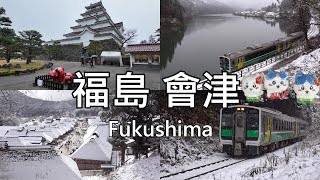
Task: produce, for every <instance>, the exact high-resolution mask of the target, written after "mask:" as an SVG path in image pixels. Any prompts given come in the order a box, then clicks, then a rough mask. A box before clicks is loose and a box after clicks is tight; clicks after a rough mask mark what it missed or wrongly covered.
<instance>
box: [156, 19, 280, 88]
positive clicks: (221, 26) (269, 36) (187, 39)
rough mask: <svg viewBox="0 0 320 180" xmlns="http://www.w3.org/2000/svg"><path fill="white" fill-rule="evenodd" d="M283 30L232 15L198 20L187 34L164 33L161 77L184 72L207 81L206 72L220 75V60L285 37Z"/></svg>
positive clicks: (262, 21)
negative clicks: (227, 54)
mask: <svg viewBox="0 0 320 180" xmlns="http://www.w3.org/2000/svg"><path fill="white" fill-rule="evenodd" d="M281 29H284V28H282V27H281V26H280V27H279V24H278V23H275V22H267V21H264V20H261V19H255V18H245V17H239V16H234V15H231V14H222V15H216V14H215V15H206V16H199V17H196V18H194V19H193V20H191V21H190V22H189V23H188V24H186V27H185V30H184V31H180V32H170V33H161V39H162V41H161V77H162V78H164V77H167V76H171V75H173V74H175V73H177V72H178V71H180V70H183V71H186V72H187V73H188V74H190V75H193V76H196V77H198V78H200V79H204V77H203V75H202V74H203V73H204V72H205V71H208V72H210V73H219V72H220V68H219V56H222V55H224V54H225V53H231V52H236V51H239V50H241V49H244V48H246V47H248V46H251V45H254V44H261V43H265V42H269V41H273V40H276V39H278V38H280V37H285V36H286V33H285V31H284V30H281ZM161 89H165V86H164V84H162V85H161Z"/></svg>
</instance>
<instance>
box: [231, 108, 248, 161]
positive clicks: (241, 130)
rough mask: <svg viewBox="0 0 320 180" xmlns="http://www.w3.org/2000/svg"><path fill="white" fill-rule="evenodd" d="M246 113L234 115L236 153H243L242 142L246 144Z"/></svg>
mask: <svg viewBox="0 0 320 180" xmlns="http://www.w3.org/2000/svg"><path fill="white" fill-rule="evenodd" d="M245 126H246V114H245V113H243V112H240V113H235V115H234V142H233V143H234V146H233V147H234V155H242V144H245V139H246V137H245V135H246V134H245V133H246V131H245V129H246V127H245Z"/></svg>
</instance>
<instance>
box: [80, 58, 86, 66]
mask: <svg viewBox="0 0 320 180" xmlns="http://www.w3.org/2000/svg"><path fill="white" fill-rule="evenodd" d="M80 59H81V66H84V61H85V58H84V56H81V58H80Z"/></svg>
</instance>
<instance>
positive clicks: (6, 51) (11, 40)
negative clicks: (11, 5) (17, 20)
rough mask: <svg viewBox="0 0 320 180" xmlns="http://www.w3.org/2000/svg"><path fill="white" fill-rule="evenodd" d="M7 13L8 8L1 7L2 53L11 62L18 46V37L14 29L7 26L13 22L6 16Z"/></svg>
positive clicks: (0, 41)
mask: <svg viewBox="0 0 320 180" xmlns="http://www.w3.org/2000/svg"><path fill="white" fill-rule="evenodd" d="M5 14H6V10H5V9H4V8H3V7H0V54H1V56H3V57H5V59H6V60H7V62H8V63H9V62H10V59H11V57H12V54H13V53H14V50H15V47H16V43H17V37H16V34H15V32H14V30H13V29H9V28H7V26H11V23H12V22H11V20H10V18H9V17H5Z"/></svg>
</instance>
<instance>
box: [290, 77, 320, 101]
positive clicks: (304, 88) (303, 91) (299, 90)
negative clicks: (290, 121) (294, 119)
mask: <svg viewBox="0 0 320 180" xmlns="http://www.w3.org/2000/svg"><path fill="white" fill-rule="evenodd" d="M293 90H294V92H295V93H296V96H297V102H298V103H299V104H311V103H313V101H314V99H316V98H319V97H318V96H317V94H318V92H319V79H318V78H317V77H316V76H315V75H313V74H304V73H302V72H301V71H298V72H297V73H296V76H295V82H294V85H293Z"/></svg>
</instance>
